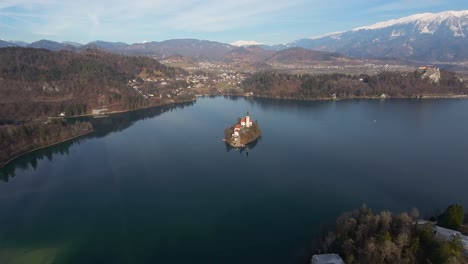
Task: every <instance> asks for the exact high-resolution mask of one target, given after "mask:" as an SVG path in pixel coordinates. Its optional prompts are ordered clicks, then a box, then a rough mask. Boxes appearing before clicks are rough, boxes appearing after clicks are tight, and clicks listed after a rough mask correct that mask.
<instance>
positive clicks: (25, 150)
mask: <svg viewBox="0 0 468 264" xmlns="http://www.w3.org/2000/svg"><path fill="white" fill-rule="evenodd" d="M194 101H195V99H194V100H184V101H178V102H171V103H167V104H160V105H155V106H147V107H140V108H137V109H131V110H121V111H111V112H106V113H105V114H106V115H115V114H121V113H130V112H135V111H138V110H144V109H150V108H157V107H163V106H170V105H178V104H184V103H190V102H194ZM93 116H94V115H93V114H86V115H77V116H72V117H68V118H67V119H76V118H83V117H93ZM103 117H104V116H103ZM106 117H107V116H106ZM61 119H62V118H61ZM42 121H44V120H35V121H34V122H36V123H38V122H42ZM25 124H27V123H25ZM93 131H94V129H93V128H91V129H90V130H88V131H85V132H83V133H80V134H78V135H73V136H70V137H67V138H62V139H60V138H59V139H57V140H56V141H54V140H52V141H53V142H52V143H48V144H46V145H43V146H36V147H34V148H33V149H30V148H31V146H23V147H22V150H16V151H14V153H13V155H11V157H8V159H7V160H6V161H4V162H0V168H3V167H5V166H6V165H7V164H9V163H10V162H12V161H14V160H16V159H18V158H20V157H22V156H24V155H26V154H28V153H31V152H34V151H36V150H40V149H43V148H47V147H51V146H54V145H57V144H60V143H64V142H67V141H70V140H73V139H76V138H79V137H82V136H84V135H87V134H90V133H91V132H93Z"/></svg>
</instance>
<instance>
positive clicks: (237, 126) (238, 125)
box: [234, 124, 242, 128]
mask: <svg viewBox="0 0 468 264" xmlns="http://www.w3.org/2000/svg"><path fill="white" fill-rule="evenodd" d="M241 127H242V126H241V125H240V124H237V125H236V126H235V127H234V128H241Z"/></svg>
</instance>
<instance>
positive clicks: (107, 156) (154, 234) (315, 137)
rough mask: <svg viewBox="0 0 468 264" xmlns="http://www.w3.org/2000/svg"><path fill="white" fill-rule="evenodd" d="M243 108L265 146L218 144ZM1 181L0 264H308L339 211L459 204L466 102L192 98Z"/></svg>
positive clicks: (132, 117)
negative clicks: (362, 207)
mask: <svg viewBox="0 0 468 264" xmlns="http://www.w3.org/2000/svg"><path fill="white" fill-rule="evenodd" d="M247 111H249V112H250V114H251V116H252V118H254V119H257V120H258V122H259V125H260V127H261V128H262V130H263V136H262V138H261V139H260V140H259V142H257V143H256V144H255V145H253V146H251V147H250V149H249V150H248V151H242V152H241V151H236V150H232V149H230V148H228V147H226V145H225V144H224V143H223V142H222V141H221V139H222V137H223V135H224V128H226V127H227V126H229V125H231V124H232V123H233V122H235V120H237V118H238V117H240V116H242V115H244V114H245V112H247ZM92 122H93V123H94V126H95V128H96V131H95V132H94V133H92V134H90V135H88V136H86V137H84V138H80V139H77V140H74V141H71V142H66V143H64V144H60V145H57V146H54V147H50V148H47V149H43V150H39V151H36V152H34V153H31V154H28V155H26V156H24V157H22V158H20V159H18V160H16V161H14V162H13V163H11V164H9V165H8V166H7V167H6V168H4V169H1V170H0V176H1V177H2V178H3V179H4V181H3V182H0V203H1V204H2V210H0V226H1V227H0V262H2V263H5V262H6V263H8V262H11V261H13V262H14V261H16V263H25V262H26V263H27V262H32V263H38V262H39V261H44V262H45V263H47V261H49V260H55V262H57V263H308V258H309V257H310V249H311V245H312V242H313V239H314V237H315V236H316V235H317V233H318V232H320V230H321V228H322V227H324V226H326V225H328V224H330V223H333V222H334V219H335V218H336V217H337V216H338V215H339V214H340V213H341V212H343V211H347V210H351V209H353V208H356V207H358V206H359V205H360V204H362V203H367V204H368V205H369V206H370V207H372V208H374V209H375V210H380V209H384V208H385V209H391V210H395V211H401V210H409V209H411V208H412V207H417V208H419V209H420V210H421V211H422V212H423V213H426V214H431V213H435V212H437V210H440V209H443V208H445V207H446V206H447V205H448V204H450V203H455V202H458V203H462V204H463V205H465V206H466V205H468V195H466V186H468V177H467V170H468V156H467V155H466V151H467V149H468V140H467V138H466V135H468V101H464V100H423V101H417V100H386V101H378V100H375V101H372V100H349V101H339V102H303V101H280V100H268V99H256V100H254V99H244V98H223V97H218V98H201V99H199V100H198V101H197V102H196V103H194V104H186V105H181V106H178V107H163V108H153V109H147V110H142V111H136V112H132V113H124V114H119V115H115V116H112V117H109V118H101V119H94V120H92Z"/></svg>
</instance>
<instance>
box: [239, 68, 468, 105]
mask: <svg viewBox="0 0 468 264" xmlns="http://www.w3.org/2000/svg"><path fill="white" fill-rule="evenodd" d="M424 73H425V72H424V71H419V70H418V71H414V72H403V73H402V72H382V73H380V74H377V75H346V74H338V73H335V74H319V75H310V74H302V75H293V74H287V73H279V72H258V73H254V74H252V75H251V76H249V77H248V78H247V79H246V80H245V81H244V82H243V88H244V90H245V91H246V92H253V93H255V94H256V95H260V96H267V97H280V98H299V99H325V98H332V97H334V96H336V97H337V98H368V97H378V96H381V95H382V94H385V95H387V96H391V97H418V96H421V95H425V94H444V95H448V94H466V93H467V92H468V89H467V88H466V83H464V82H463V80H461V79H460V78H458V76H457V75H456V74H455V73H453V72H448V71H443V70H441V71H440V75H441V78H440V80H439V81H438V82H433V81H432V80H430V79H428V78H426V77H425V75H424Z"/></svg>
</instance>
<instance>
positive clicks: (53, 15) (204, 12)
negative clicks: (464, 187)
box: [0, 0, 468, 44]
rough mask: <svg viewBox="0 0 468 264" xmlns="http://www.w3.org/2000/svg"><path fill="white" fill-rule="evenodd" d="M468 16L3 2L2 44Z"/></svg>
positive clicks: (436, 3)
mask: <svg viewBox="0 0 468 264" xmlns="http://www.w3.org/2000/svg"><path fill="white" fill-rule="evenodd" d="M467 9H468V1H466V0H425V1H422V0H397V1H383V0H348V1H346V0H192V1H189V0H170V1H167V0H164V1H163V0H132V1H128V0H0V39H5V40H22V41H26V42H33V41H36V40H39V39H50V40H54V41H59V42H61V41H66V40H67V41H75V42H79V43H88V42H90V41H93V40H106V41H122V42H126V43H137V42H143V41H161V40H166V39H174V38H197V39H208V40H214V41H220V42H227V43H231V42H234V41H237V40H254V41H258V42H262V43H267V44H280V43H288V42H291V41H293V40H296V39H300V38H306V37H313V36H318V35H322V34H325V33H330V32H335V31H345V30H349V29H352V28H355V27H359V26H365V25H369V24H373V23H376V22H379V21H384V20H389V19H394V18H400V17H403V16H407V15H411V14H415V13H424V12H441V11H447V10H467Z"/></svg>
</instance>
